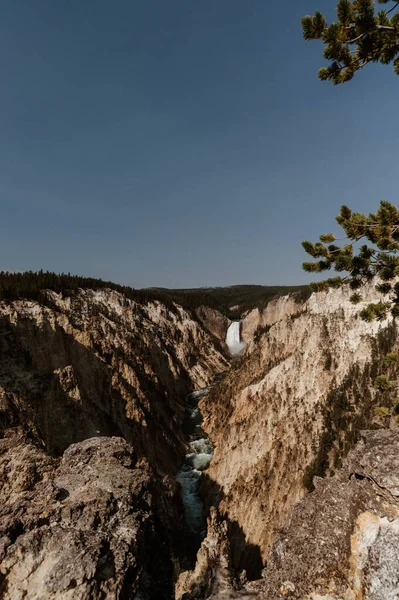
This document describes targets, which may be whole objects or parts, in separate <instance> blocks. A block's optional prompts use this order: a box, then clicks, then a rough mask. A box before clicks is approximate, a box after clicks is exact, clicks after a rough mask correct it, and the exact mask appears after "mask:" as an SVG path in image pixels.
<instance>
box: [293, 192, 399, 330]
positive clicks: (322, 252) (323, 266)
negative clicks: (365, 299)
mask: <svg viewBox="0 0 399 600" xmlns="http://www.w3.org/2000/svg"><path fill="white" fill-rule="evenodd" d="M336 220H337V222H338V224H339V225H340V226H341V227H342V228H343V230H344V232H345V236H344V237H343V238H341V239H340V240H338V239H336V238H335V236H334V235H333V234H331V233H329V234H324V235H321V236H320V241H319V242H316V243H315V244H312V243H311V242H308V241H305V242H302V245H303V247H304V249H305V251H306V252H307V253H308V254H309V255H310V256H312V257H313V258H314V259H316V260H314V261H311V262H305V263H303V265H302V266H303V268H304V270H305V271H307V272H309V273H321V272H323V271H328V270H330V269H334V270H335V271H336V272H339V273H343V274H344V275H343V276H338V277H331V278H329V279H327V280H325V281H321V282H319V283H312V284H311V287H312V289H313V290H316V291H320V290H325V289H328V288H329V287H340V286H342V285H343V284H345V283H346V284H348V285H349V286H350V287H351V289H352V290H353V291H354V293H353V294H352V296H351V298H350V299H351V301H352V302H353V303H358V302H361V301H362V296H361V295H360V293H359V288H361V286H362V285H363V284H364V283H367V282H369V281H371V280H372V279H373V278H374V277H376V276H377V277H378V283H376V289H377V291H378V292H380V293H381V294H382V298H381V301H380V302H378V303H374V304H368V305H367V307H366V308H364V309H363V310H362V311H361V312H360V316H361V317H362V318H363V319H364V320H366V321H371V320H373V319H377V320H383V319H385V318H386V316H387V314H388V312H389V311H390V312H391V313H392V314H393V315H394V316H399V282H398V281H397V278H398V276H399V256H398V253H399V211H398V209H397V208H396V206H394V205H393V204H391V203H389V202H386V201H382V202H381V203H380V207H379V209H378V211H377V212H376V213H375V214H373V213H370V214H369V215H366V214H363V213H357V212H352V211H351V209H350V208H348V207H347V206H342V207H341V212H340V214H339V215H338V217H337V219H336ZM336 242H341V243H340V244H337V243H336ZM395 280H396V281H395Z"/></svg>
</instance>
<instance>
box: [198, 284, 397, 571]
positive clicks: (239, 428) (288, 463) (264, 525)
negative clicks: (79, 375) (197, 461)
mask: <svg viewBox="0 0 399 600" xmlns="http://www.w3.org/2000/svg"><path fill="white" fill-rule="evenodd" d="M362 293H363V296H364V297H365V301H366V302H369V301H372V300H373V299H375V297H376V293H375V291H374V288H373V287H370V288H368V289H366V290H364V291H363V292H362ZM349 294H350V292H349V291H347V290H334V291H329V292H326V293H320V294H316V295H313V296H312V297H311V298H310V299H309V300H308V301H307V302H306V303H304V304H302V305H296V307H294V306H292V305H291V303H290V302H289V301H288V300H287V299H281V300H280V302H281V306H280V307H279V306H278V302H277V303H274V305H272V306H271V307H270V309H269V310H270V311H271V313H269V314H268V315H267V314H266V315H264V316H263V320H264V322H265V323H268V327H266V328H265V329H264V330H263V333H262V330H261V331H260V335H259V338H260V339H259V341H258V342H256V341H254V340H252V341H251V342H250V343H249V346H248V349H247V353H246V357H244V358H243V359H242V360H241V361H239V362H238V363H236V365H235V366H234V367H233V370H232V372H231V373H230V375H229V376H228V377H227V378H226V379H225V380H223V381H222V382H221V383H220V385H219V387H218V388H217V389H216V390H215V391H214V392H213V393H211V394H210V396H208V397H206V398H204V399H203V400H202V401H201V409H202V412H203V414H204V416H205V419H204V425H203V427H204V429H205V431H206V432H207V434H208V435H209V436H210V438H211V441H212V443H213V445H214V452H215V453H214V458H213V460H212V462H211V465H210V467H209V469H208V471H207V473H206V476H207V480H206V482H205V484H204V486H203V489H204V492H205V493H208V494H209V495H210V496H209V498H208V504H212V503H214V504H218V509H219V513H220V514H221V515H222V516H223V517H224V518H226V519H227V521H228V524H229V538H230V544H231V546H232V554H233V556H234V566H235V567H236V568H238V569H242V568H245V569H246V570H247V572H248V575H249V576H250V577H251V578H256V577H259V576H260V571H261V569H262V564H263V563H264V561H265V559H266V556H267V553H268V550H269V548H270V545H271V543H272V542H273V540H274V538H275V535H276V532H277V531H278V529H279V528H280V527H281V526H282V525H283V524H284V523H285V522H286V521H287V518H288V517H289V515H290V514H291V511H292V508H293V506H294V504H295V502H297V501H298V500H299V499H300V498H302V497H303V496H304V494H305V491H306V486H308V487H311V485H312V479H313V476H314V475H321V474H324V473H325V472H329V469H330V471H332V470H334V468H336V467H337V466H339V462H340V457H342V456H344V455H345V454H346V453H347V452H348V450H349V449H350V447H351V446H352V445H353V443H354V442H355V440H356V439H357V435H358V431H359V429H361V428H366V427H368V426H370V424H372V423H373V421H374V420H375V414H374V408H375V399H374V395H375V393H374V389H373V384H372V382H373V379H374V377H375V376H376V375H377V373H378V370H379V368H380V366H381V362H382V359H383V357H384V356H385V354H386V352H388V351H389V350H391V349H392V348H393V347H394V345H395V344H396V328H395V325H394V324H392V323H391V322H390V321H385V322H382V323H378V322H373V323H365V322H364V321H362V320H361V319H360V318H359V317H358V313H359V310H360V309H361V306H360V307H359V305H356V306H354V305H352V304H351V303H350V302H349V300H348V297H349ZM287 307H288V310H287V313H288V314H287V315H286V316H284V310H285V308H287ZM294 309H295V310H294ZM276 319H277V320H276ZM274 320H276V322H275V323H274V324H272V323H273V321H274ZM258 334H259V331H258Z"/></svg>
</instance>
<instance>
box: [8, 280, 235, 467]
mask: <svg viewBox="0 0 399 600" xmlns="http://www.w3.org/2000/svg"><path fill="white" fill-rule="evenodd" d="M226 365H227V362H226V359H225V358H224V357H223V355H222V354H221V353H220V352H219V351H218V350H217V349H216V348H215V345H214V343H213V341H212V338H211V336H209V335H208V334H207V332H206V331H205V330H204V329H203V328H201V327H200V326H199V325H198V323H197V322H195V321H193V320H192V319H191V318H190V316H189V315H188V313H186V312H185V311H184V310H183V309H181V308H179V307H176V310H175V311H174V312H171V311H170V310H168V309H166V308H165V307H164V306H163V305H162V304H160V303H153V304H147V305H138V304H136V303H134V302H132V301H130V300H128V299H126V298H125V297H124V296H122V295H121V294H119V293H117V292H113V291H97V292H95V291H91V290H84V291H81V292H79V293H77V294H75V295H73V296H72V297H70V298H62V297H61V296H58V295H57V294H55V293H51V292H49V294H48V298H47V301H46V306H43V305H41V304H38V303H36V302H28V301H17V302H12V303H5V302H2V303H0V408H1V413H0V418H1V425H2V426H3V428H7V427H10V426H16V425H22V426H23V427H24V429H25V430H26V431H28V432H29V433H30V435H32V436H34V438H35V439H36V440H38V441H39V442H41V443H42V444H43V446H44V447H45V448H46V450H47V451H48V452H49V453H50V454H53V455H57V454H59V453H61V452H63V451H64V450H65V449H66V448H67V447H68V446H69V445H70V444H72V443H76V442H79V441H81V440H84V439H86V438H89V437H92V436H109V435H119V436H122V437H124V438H125V439H126V440H127V441H128V442H131V443H134V447H135V450H136V452H138V454H139V455H141V456H145V457H146V458H148V459H149V460H150V462H151V464H153V465H155V466H156V468H157V470H158V471H159V472H160V473H161V474H166V473H171V472H175V471H176V470H177V469H178V467H179V460H180V458H179V457H180V456H181V455H182V453H183V450H184V441H183V439H182V436H181V423H182V419H183V414H184V398H185V395H186V394H187V393H189V392H190V391H192V390H193V389H198V388H200V387H203V386H204V385H207V384H208V383H209V382H210V381H211V380H212V376H213V374H214V373H216V372H218V371H223V370H224V369H225V368H226Z"/></svg>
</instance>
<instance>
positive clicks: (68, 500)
mask: <svg viewBox="0 0 399 600" xmlns="http://www.w3.org/2000/svg"><path fill="white" fill-rule="evenodd" d="M0 469H1V476H2V482H3V485H2V487H1V489H0V506H1V508H0V535H1V537H0V562H1V567H0V589H1V598H4V600H22V599H24V600H39V599H40V600H44V599H50V598H51V599H61V598H62V599H71V600H72V599H73V600H80V599H81V600H84V599H85V600H86V599H87V598H93V599H104V598H109V599H111V598H115V599H116V598H126V599H128V598H139V597H140V598H142V599H143V600H147V599H148V600H149V599H150V598H170V595H171V584H172V580H173V573H172V565H171V563H170V554H169V552H168V546H167V545H168V537H167V535H166V534H165V527H164V524H163V523H162V520H160V519H159V518H158V517H159V515H161V516H162V517H163V518H164V521H165V522H166V521H167V520H168V518H169V516H168V515H166V514H165V513H163V514H162V508H161V507H160V506H159V500H158V499H159V498H160V497H161V496H163V497H165V498H166V497H167V494H168V490H167V488H166V487H165V485H164V484H163V483H162V481H160V480H159V478H158V479H157V478H155V476H154V473H153V470H152V469H151V468H150V467H149V465H148V463H146V461H143V460H139V461H137V455H136V454H135V452H134V451H133V449H132V448H131V447H130V446H129V445H128V444H127V443H126V442H125V441H124V440H123V439H121V438H116V437H114V438H101V437H99V438H92V439H88V440H85V441H83V442H80V443H78V444H74V445H72V446H70V447H69V448H68V450H66V451H65V453H64V455H63V457H62V458H61V459H52V458H49V457H48V456H46V455H45V453H44V452H43V451H42V450H40V449H38V448H36V447H35V446H34V445H32V444H31V443H29V442H28V441H24V440H23V439H21V437H20V436H16V435H8V436H7V437H5V438H4V439H2V440H0ZM157 503H158V505H157ZM157 513H158V517H157ZM138 591H139V592H140V595H139V596H137V595H136V594H137V593H138Z"/></svg>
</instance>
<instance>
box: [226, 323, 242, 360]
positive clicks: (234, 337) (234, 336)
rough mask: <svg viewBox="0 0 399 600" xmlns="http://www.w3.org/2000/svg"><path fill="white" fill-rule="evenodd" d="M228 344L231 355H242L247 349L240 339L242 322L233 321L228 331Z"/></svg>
mask: <svg viewBox="0 0 399 600" xmlns="http://www.w3.org/2000/svg"><path fill="white" fill-rule="evenodd" d="M226 344H227V346H228V348H229V350H230V354H233V355H236V354H240V353H241V352H242V350H243V349H244V348H245V344H244V342H242V341H241V338H240V321H233V322H232V323H231V325H230V326H229V328H228V330H227V335H226Z"/></svg>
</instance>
